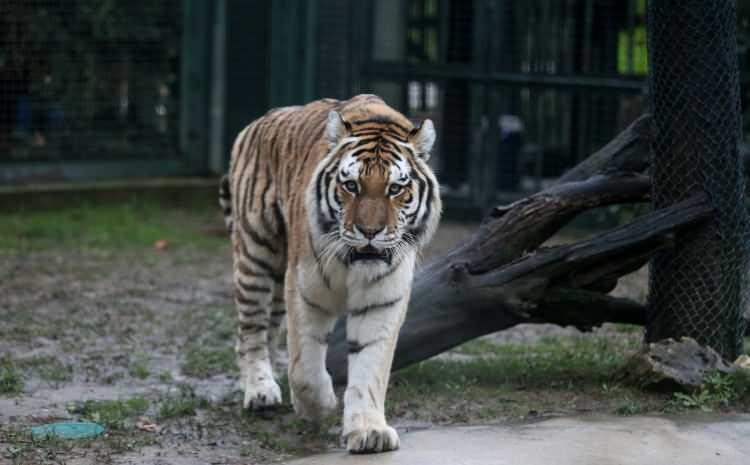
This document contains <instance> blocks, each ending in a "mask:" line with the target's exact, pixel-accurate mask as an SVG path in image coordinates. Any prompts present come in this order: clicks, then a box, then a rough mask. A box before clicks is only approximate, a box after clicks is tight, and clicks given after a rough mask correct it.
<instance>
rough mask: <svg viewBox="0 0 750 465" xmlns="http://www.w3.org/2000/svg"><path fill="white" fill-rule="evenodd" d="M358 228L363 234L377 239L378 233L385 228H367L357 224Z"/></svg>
mask: <svg viewBox="0 0 750 465" xmlns="http://www.w3.org/2000/svg"><path fill="white" fill-rule="evenodd" d="M357 229H359V232H361V233H362V235H363V236H365V237H366V238H368V239H370V240H372V239H375V236H377V235H378V233H379V232H380V231H382V230H383V228H365V227H364V226H360V225H357Z"/></svg>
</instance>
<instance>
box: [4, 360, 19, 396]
mask: <svg viewBox="0 0 750 465" xmlns="http://www.w3.org/2000/svg"><path fill="white" fill-rule="evenodd" d="M22 391H23V379H22V378H21V374H20V373H19V372H18V370H17V368H16V365H15V363H13V360H11V358H10V357H9V356H3V357H2V358H0V394H18V393H20V392H22Z"/></svg>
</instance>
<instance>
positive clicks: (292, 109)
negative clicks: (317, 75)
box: [220, 95, 442, 453]
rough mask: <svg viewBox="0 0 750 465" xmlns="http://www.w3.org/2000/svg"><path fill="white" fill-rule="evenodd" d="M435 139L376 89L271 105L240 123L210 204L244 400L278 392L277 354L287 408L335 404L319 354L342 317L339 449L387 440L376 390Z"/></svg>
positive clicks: (309, 414) (315, 413) (383, 447)
mask: <svg viewBox="0 0 750 465" xmlns="http://www.w3.org/2000/svg"><path fill="white" fill-rule="evenodd" d="M435 139H436V134H435V128H434V124H433V123H432V121H431V120H429V119H425V120H424V121H422V122H421V124H419V125H418V126H415V125H414V124H413V123H412V122H411V121H410V120H409V119H408V118H406V117H405V116H404V115H402V114H401V113H399V112H398V111H396V110H394V109H393V108H391V107H389V106H388V105H387V104H386V103H385V102H384V101H383V100H382V99H381V98H379V97H377V96H375V95H357V96H355V97H352V98H351V99H349V100H344V101H338V100H333V99H323V100H317V101H314V102H311V103H308V104H307V105H304V106H289V107H282V108H276V109H272V110H270V111H269V112H268V113H266V114H265V115H264V116H262V117H260V118H258V119H256V120H255V121H253V122H252V123H250V124H249V125H248V126H247V127H245V128H244V129H243V130H242V131H241V132H240V133H239V134H238V136H237V137H236V139H235V141H234V144H233V146H232V153H231V161H230V166H229V171H228V172H227V174H226V175H225V176H224V177H223V178H222V180H221V185H220V204H221V206H222V207H223V209H224V216H225V221H226V224H227V227H228V228H229V231H230V234H231V239H232V248H233V263H234V266H233V287H234V301H235V305H236V310H237V335H236V344H235V351H236V356H237V363H238V365H239V369H240V383H241V387H242V389H243V391H244V400H243V408H245V409H252V410H262V409H267V408H270V407H274V406H277V405H279V404H280V403H281V401H282V396H281V390H280V388H279V381H280V379H281V377H282V376H283V370H284V365H285V364H286V365H287V373H286V374H287V379H288V382H289V386H290V393H291V402H292V405H293V407H294V410H295V412H296V414H297V415H299V416H300V417H302V418H306V419H310V420H320V419H322V418H324V417H326V416H327V415H330V414H332V413H335V411H336V409H337V398H336V394H335V392H334V389H333V384H332V381H331V377H330V375H329V373H328V372H327V371H326V365H325V361H326V352H327V348H328V342H329V338H330V335H331V332H332V329H333V327H334V324H335V323H336V321H337V319H338V318H339V317H342V316H345V317H346V333H347V346H348V358H347V361H348V368H347V370H348V371H347V386H346V389H345V391H344V395H343V400H344V408H343V420H342V423H343V428H342V443H345V444H346V449H347V450H348V451H349V452H351V453H368V452H381V451H388V450H395V449H397V448H398V447H399V437H398V434H397V432H396V430H395V429H394V428H392V427H391V426H389V425H388V423H387V422H386V418H385V396H386V390H387V388H388V381H389V375H390V371H391V364H392V361H393V354H394V350H395V346H396V341H397V338H398V333H399V330H400V328H401V325H402V324H403V321H404V317H405V314H406V309H407V306H408V303H409V297H410V292H411V283H412V278H413V276H414V272H415V267H416V265H417V260H418V256H419V255H420V251H421V250H422V249H423V248H424V246H425V245H426V244H427V243H428V242H429V241H430V239H431V238H432V236H433V234H434V232H435V229H436V228H437V225H438V222H439V220H440V216H441V212H442V203H441V200H440V192H439V186H438V183H437V180H436V178H435V175H434V173H433V172H432V170H431V168H430V167H429V166H428V164H427V162H428V160H429V158H430V153H431V151H432V148H433V145H434V143H435ZM284 332H286V346H287V349H288V356H285V353H284V351H282V350H281V348H280V345H281V342H282V341H283V334H284Z"/></svg>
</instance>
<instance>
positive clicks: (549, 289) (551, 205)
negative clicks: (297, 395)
mask: <svg viewBox="0 0 750 465" xmlns="http://www.w3.org/2000/svg"><path fill="white" fill-rule="evenodd" d="M649 137H650V117H649V116H648V115H645V116H642V117H641V118H639V119H638V120H636V121H635V122H634V123H633V124H631V125H630V126H629V127H628V128H627V129H626V130H625V131H623V132H622V133H621V134H620V135H618V136H617V137H616V138H615V139H613V140H612V142H610V143H609V144H607V145H606V146H605V147H603V148H602V149H601V150H599V151H598V152H597V153H595V154H593V155H591V156H590V157H589V158H587V159H586V160H584V161H583V162H581V163H580V164H579V165H577V166H576V167H574V168H573V169H572V170H570V171H569V172H568V173H566V174H565V175H564V176H563V177H562V178H561V179H560V181H559V182H558V183H556V184H555V185H553V186H552V187H550V188H548V189H545V190H544V191H541V192H539V193H537V194H534V195H532V196H530V197H526V198H524V199H521V200H518V201H516V202H514V203H512V204H510V205H507V206H501V207H497V208H495V209H493V210H492V211H491V212H490V213H489V214H488V216H487V217H486V218H485V219H484V221H483V222H482V224H481V225H480V226H479V228H478V229H477V231H476V232H475V233H474V234H473V236H472V237H471V238H469V239H468V240H467V241H466V242H464V243H463V244H461V245H459V246H457V247H456V248H454V249H453V250H451V251H450V252H448V253H447V254H445V255H444V256H442V257H439V258H437V259H435V260H433V261H432V262H431V263H429V264H428V265H427V266H425V267H424V268H422V269H421V270H420V271H419V272H418V274H417V276H416V277H415V280H414V284H413V288H412V296H411V301H410V304H409V310H408V313H407V316H406V320H405V322H404V325H403V327H402V329H401V333H400V336H399V342H398V346H397V348H396V354H395V358H394V363H393V369H394V370H396V369H399V368H403V367H405V366H408V365H410V364H413V363H416V362H419V361H421V360H424V359H426V358H429V357H431V356H433V355H436V354H439V353H441V352H443V351H445V350H448V349H450V348H452V347H455V346H456V345H458V344H461V343H463V342H466V341H468V340H471V339H473V338H476V337H479V336H482V335H484V334H488V333H492V332H496V331H499V330H502V329H506V328H510V327H512V326H514V325H516V324H519V323H524V322H550V323H557V324H563V325H575V326H578V327H581V328H590V327H592V326H595V325H599V324H601V323H603V322H608V321H609V322H625V323H642V322H644V321H645V308H644V307H643V306H642V305H640V304H638V303H636V302H632V301H630V300H628V299H621V298H615V297H611V296H608V295H607V293H608V292H609V291H610V290H612V289H613V288H614V286H615V285H616V284H617V279H618V278H619V277H621V276H623V275H625V274H627V273H630V272H631V271H633V270H636V269H638V268H639V267H641V266H642V265H643V264H644V263H645V262H646V261H647V260H648V259H649V257H650V256H651V255H652V254H653V253H654V251H656V250H658V249H661V248H663V247H668V246H669V245H670V243H671V241H672V239H673V236H674V233H675V232H676V231H679V230H682V229H685V228H689V227H691V226H694V225H695V224H697V223H699V222H701V221H703V220H705V219H707V218H708V217H709V216H710V214H711V206H710V204H709V201H708V197H707V196H706V195H705V194H702V193H701V194H697V195H695V196H693V197H690V198H688V199H686V200H685V201H683V202H680V203H678V204H675V205H673V206H671V207H669V208H665V209H662V210H657V211H653V212H651V213H649V214H646V215H644V216H642V217H640V218H638V219H637V220H635V221H633V222H632V223H629V224H627V225H625V226H622V227H620V228H617V229H614V230H612V231H608V232H605V233H603V234H600V235H598V236H596V237H594V238H591V239H588V240H585V241H581V242H577V243H574V244H569V245H565V246H558V247H541V245H542V244H543V243H544V242H545V241H546V240H547V239H549V238H550V237H551V236H553V235H554V234H555V233H556V232H557V231H559V230H560V228H562V227H563V226H565V225H566V224H567V223H568V222H570V221H571V220H572V219H573V218H575V217H576V216H577V215H578V214H579V213H581V212H584V211H586V210H589V209H592V208H597V207H603V206H607V205H614V204H621V203H632V202H642V201H645V200H647V199H648V195H649V191H650V181H649V178H648V176H647V175H646V172H647V171H648V168H649V160H650V155H649ZM347 351H348V350H347V344H346V335H345V325H344V324H343V321H339V324H338V325H337V326H336V328H335V330H334V332H333V334H332V335H331V344H330V349H329V352H328V361H327V362H328V369H329V371H330V372H331V374H332V376H333V378H334V381H336V382H343V381H345V379H346V367H347V363H346V361H347Z"/></svg>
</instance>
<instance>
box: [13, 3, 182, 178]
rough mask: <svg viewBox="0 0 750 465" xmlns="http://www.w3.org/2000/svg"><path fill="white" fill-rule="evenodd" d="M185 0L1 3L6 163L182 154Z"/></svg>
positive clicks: (130, 158)
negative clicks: (180, 86) (180, 105)
mask: <svg viewBox="0 0 750 465" xmlns="http://www.w3.org/2000/svg"><path fill="white" fill-rule="evenodd" d="M182 5H183V2H182V0H159V1H136V2H133V1H123V0H115V1H106V2H103V1H99V0H57V1H49V0H3V1H2V2H0V167H1V166H2V163H5V162H9V163H19V162H27V161H35V162H51V161H60V160H63V161H68V160H134V159H150V158H159V159H162V158H165V157H175V156H176V155H177V153H178V150H177V142H178V133H179V127H178V119H179V118H178V103H179V100H178V84H179V82H180V51H181V48H180V47H181V30H180V27H181V11H182Z"/></svg>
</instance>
